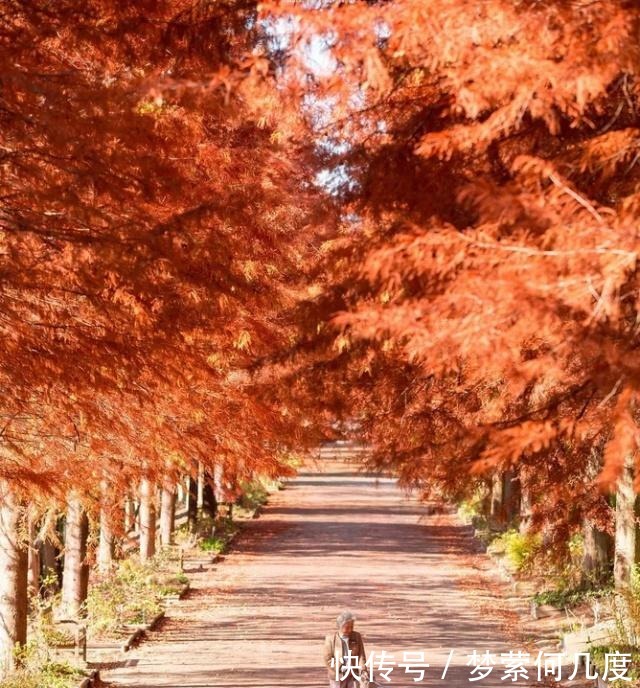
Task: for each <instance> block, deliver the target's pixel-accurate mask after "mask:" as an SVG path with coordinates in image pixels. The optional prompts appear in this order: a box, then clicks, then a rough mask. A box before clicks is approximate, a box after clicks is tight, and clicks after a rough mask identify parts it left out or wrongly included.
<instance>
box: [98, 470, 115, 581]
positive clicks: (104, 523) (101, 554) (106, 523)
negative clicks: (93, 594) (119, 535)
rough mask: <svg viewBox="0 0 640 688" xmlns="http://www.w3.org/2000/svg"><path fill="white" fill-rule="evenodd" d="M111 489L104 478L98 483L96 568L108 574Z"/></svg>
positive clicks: (110, 567) (111, 566) (111, 538)
mask: <svg viewBox="0 0 640 688" xmlns="http://www.w3.org/2000/svg"><path fill="white" fill-rule="evenodd" d="M112 508H113V504H112V501H111V490H110V489H109V484H108V482H107V481H106V480H103V481H102V483H101V485H100V541H99V543H98V570H99V571H100V573H102V574H108V573H109V572H110V571H111V569H112V568H113V551H114V538H113V523H112Z"/></svg>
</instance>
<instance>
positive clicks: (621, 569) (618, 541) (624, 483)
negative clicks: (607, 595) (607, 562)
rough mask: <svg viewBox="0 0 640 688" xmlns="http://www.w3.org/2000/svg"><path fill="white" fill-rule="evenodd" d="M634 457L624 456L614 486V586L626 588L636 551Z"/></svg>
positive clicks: (629, 580)
mask: <svg viewBox="0 0 640 688" xmlns="http://www.w3.org/2000/svg"><path fill="white" fill-rule="evenodd" d="M633 477H634V458H633V455H629V456H626V457H625V460H624V466H623V469H622V473H621V475H620V478H619V479H618V484H617V487H616V534H615V557H614V565H613V578H614V583H615V587H616V588H618V589H622V588H626V587H628V586H629V584H630V582H631V570H632V567H633V564H634V560H635V552H636V525H635V501H636V496H635V493H634V490H633Z"/></svg>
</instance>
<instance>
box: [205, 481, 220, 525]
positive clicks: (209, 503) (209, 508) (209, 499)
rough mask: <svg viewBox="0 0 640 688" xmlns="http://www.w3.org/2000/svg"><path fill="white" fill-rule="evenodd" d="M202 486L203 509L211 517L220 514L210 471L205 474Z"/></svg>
mask: <svg viewBox="0 0 640 688" xmlns="http://www.w3.org/2000/svg"><path fill="white" fill-rule="evenodd" d="M203 481H204V484H203V487H202V511H203V513H205V514H206V515H207V516H209V517H210V518H214V519H215V517H216V516H217V515H218V500H217V499H216V493H215V490H214V485H213V476H212V475H211V473H209V472H208V471H205V473H204V476H203Z"/></svg>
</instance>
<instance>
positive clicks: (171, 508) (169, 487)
mask: <svg viewBox="0 0 640 688" xmlns="http://www.w3.org/2000/svg"><path fill="white" fill-rule="evenodd" d="M175 516H176V486H175V484H173V483H171V482H169V481H166V482H165V483H164V485H163V487H162V499H161V503H160V542H161V543H162V544H163V545H170V544H172V542H173V531H174V527H175Z"/></svg>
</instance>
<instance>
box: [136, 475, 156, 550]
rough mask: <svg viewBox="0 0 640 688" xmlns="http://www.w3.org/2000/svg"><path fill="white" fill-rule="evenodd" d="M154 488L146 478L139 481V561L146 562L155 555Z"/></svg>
mask: <svg viewBox="0 0 640 688" xmlns="http://www.w3.org/2000/svg"><path fill="white" fill-rule="evenodd" d="M154 493H155V488H154V485H153V483H152V482H151V481H150V480H148V479H147V478H143V480H141V481H140V559H141V561H148V560H149V559H151V558H152V557H153V555H154V554H155V553H156V506H155V494H154Z"/></svg>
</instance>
